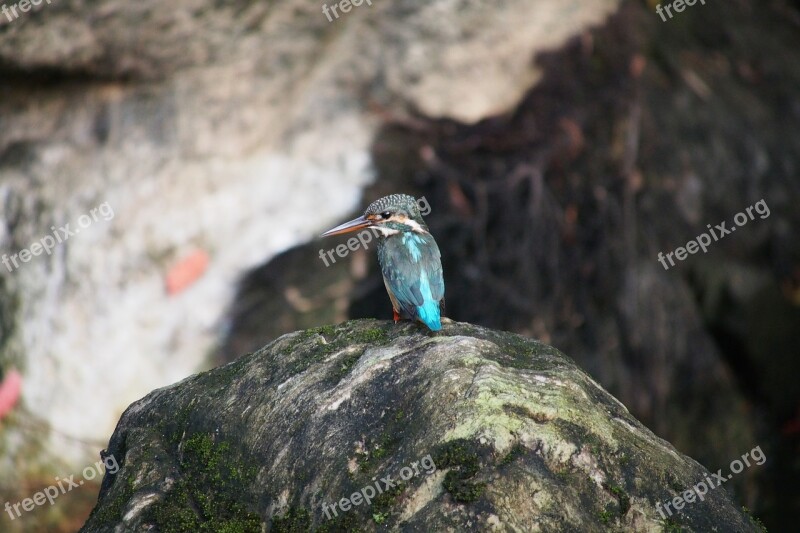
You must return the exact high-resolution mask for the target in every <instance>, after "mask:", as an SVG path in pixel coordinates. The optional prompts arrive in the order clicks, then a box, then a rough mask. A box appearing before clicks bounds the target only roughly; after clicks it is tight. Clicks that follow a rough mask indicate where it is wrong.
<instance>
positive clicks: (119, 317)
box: [0, 0, 800, 531]
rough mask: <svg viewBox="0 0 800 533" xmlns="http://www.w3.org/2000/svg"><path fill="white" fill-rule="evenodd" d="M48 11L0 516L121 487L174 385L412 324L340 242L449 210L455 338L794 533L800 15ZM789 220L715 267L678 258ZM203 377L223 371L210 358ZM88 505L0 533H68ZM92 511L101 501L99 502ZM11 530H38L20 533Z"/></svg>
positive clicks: (15, 196)
mask: <svg viewBox="0 0 800 533" xmlns="http://www.w3.org/2000/svg"><path fill="white" fill-rule="evenodd" d="M655 4H656V2H644V1H633V0H631V1H627V2H619V1H616V0H581V1H577V0H576V1H564V0H538V1H536V2H526V1H523V0H509V1H506V2H502V3H499V4H496V3H490V2H474V1H466V0H464V1H455V2H447V1H443V0H435V1H432V2H431V1H428V2H421V1H419V2H417V1H410V2H404V3H402V4H400V3H390V2H377V1H373V5H372V6H367V5H366V4H365V5H362V6H361V7H358V8H353V9H352V11H351V12H349V13H347V14H343V15H342V16H341V17H340V18H339V19H336V20H334V21H332V22H329V21H328V19H327V18H326V17H325V16H324V15H323V14H322V11H321V5H320V4H313V3H312V4H308V3H300V2H293V1H288V0H287V1H279V2H255V1H237V2H232V3H223V2H212V1H210V0H176V1H175V2H172V3H170V4H169V5H168V6H166V5H164V4H163V3H157V2H154V1H150V0H145V1H142V2H137V3H127V2H122V1H115V0H108V1H95V2H89V1H75V2H56V1H54V2H53V3H52V4H49V5H48V4H46V3H42V4H40V5H39V6H36V7H34V8H33V9H32V10H31V12H28V13H25V14H23V15H22V16H21V17H20V18H18V19H16V20H13V21H10V22H9V21H7V19H5V18H3V17H2V16H0V254H9V255H11V254H14V253H18V252H19V251H20V250H21V249H23V248H28V247H30V244H31V243H32V242H36V241H38V240H39V239H41V238H42V237H44V236H46V235H48V234H51V233H52V230H51V227H52V226H56V227H61V226H63V225H64V224H66V223H71V224H72V226H73V227H75V226H76V220H78V219H79V217H80V216H81V215H83V214H87V213H89V212H90V210H91V209H93V208H96V207H97V206H98V205H100V204H102V203H104V202H108V204H109V205H110V206H111V207H112V208H113V211H114V216H113V218H112V219H110V220H107V221H106V220H103V219H102V218H101V219H100V220H98V221H97V222H95V223H93V224H92V225H91V226H90V227H89V228H87V229H85V230H83V231H82V232H81V233H80V234H79V235H75V236H72V237H70V238H69V240H67V241H66V242H65V243H64V244H62V245H60V246H58V247H56V248H55V249H54V251H53V254H52V255H41V256H38V257H34V258H33V259H32V260H31V261H30V262H28V263H24V264H21V265H20V267H19V268H17V269H14V270H12V271H9V270H8V269H7V268H5V267H4V266H2V265H0V369H2V370H0V371H2V372H4V374H5V375H8V374H9V373H10V372H12V371H13V370H14V369H16V370H19V372H20V373H21V375H22V392H21V397H20V399H19V401H18V402H17V403H16V405H15V407H14V409H13V410H12V411H11V412H10V413H9V414H8V415H7V416H6V417H5V418H3V419H2V420H0V480H2V481H1V482H0V499H2V500H4V501H6V500H7V501H11V502H16V501H19V500H21V499H23V498H25V497H29V496H30V495H31V494H32V493H33V492H35V491H36V490H38V488H37V487H43V486H47V485H49V484H51V483H53V478H55V476H62V477H63V476H68V475H69V474H74V473H79V472H80V471H81V470H82V469H83V467H85V466H87V465H90V464H93V463H94V462H95V461H96V460H97V455H98V453H99V450H100V449H102V448H103V447H104V446H105V444H106V442H107V439H108V437H109V435H110V434H111V431H112V430H113V428H114V425H115V423H116V421H117V420H118V418H119V416H120V415H121V413H122V411H123V410H124V409H125V407H127V406H128V405H129V404H130V403H131V402H132V401H134V400H136V399H138V398H140V397H142V396H144V395H145V394H146V393H148V392H149V391H150V390H152V389H153V388H156V387H160V386H164V385H167V384H170V383H173V382H175V381H178V380H180V379H182V378H184V377H186V376H188V375H190V374H191V373H193V372H196V371H198V370H201V369H204V368H208V367H209V366H213V365H216V364H220V363H222V362H225V361H228V360H232V359H235V358H236V357H238V356H240V355H241V354H243V353H246V352H248V351H252V350H255V349H256V348H258V347H261V346H262V345H263V344H264V343H266V342H267V341H269V340H271V339H274V338H275V337H277V336H278V335H280V334H282V333H285V332H288V331H293V330H295V329H299V328H305V327H310V326H316V325H320V324H325V323H332V322H339V321H341V320H344V319H345V318H347V317H366V316H374V317H379V318H388V317H390V312H389V305H388V300H387V298H386V296H385V294H384V289H383V285H382V282H381V281H380V277H379V274H378V272H377V263H376V260H375V258H374V251H373V250H372V249H371V250H368V251H366V252H365V251H359V252H354V253H352V254H350V256H349V257H347V258H346V259H338V260H337V262H336V263H335V264H332V265H330V266H329V267H325V265H324V263H323V262H322V261H321V260H320V259H319V250H320V248H324V249H326V250H327V249H330V248H333V247H335V246H336V245H337V244H339V243H340V241H338V240H336V239H331V240H326V241H317V240H315V236H316V235H318V234H319V233H320V231H321V230H324V229H327V228H328V227H330V226H332V225H334V224H336V223H338V222H340V221H342V220H344V219H346V217H347V216H350V215H352V214H355V213H356V212H358V211H360V210H361V209H363V207H364V206H365V205H366V203H368V202H369V201H371V200H372V199H374V198H376V197H378V196H380V195H382V194H386V193H390V192H408V193H412V194H415V195H417V196H425V197H426V199H427V200H428V202H429V203H430V205H431V209H432V212H431V214H430V215H429V217H428V222H429V225H430V226H431V229H432V231H433V232H434V234H435V235H436V237H437V240H438V242H439V245H440V247H441V248H442V251H443V255H444V258H443V262H444V266H445V275H446V284H447V314H448V315H449V316H451V317H452V318H454V319H457V320H464V321H471V322H475V323H479V324H482V325H486V326H491V327H496V328H502V329H508V330H512V331H517V332H520V333H523V334H526V335H530V336H533V337H536V338H539V339H541V340H542V341H544V342H547V343H551V344H553V345H554V346H556V347H558V348H559V349H561V350H562V351H564V352H565V353H568V354H570V355H571V356H573V357H574V358H575V359H576V360H577V362H578V363H579V364H580V365H581V367H582V368H584V369H586V370H587V371H588V372H589V373H590V374H591V375H592V376H594V378H595V379H597V380H598V381H599V382H600V383H601V384H602V385H603V386H604V387H606V388H607V389H608V390H609V391H610V392H611V393H612V394H614V395H615V396H617V397H618V398H619V399H620V400H621V401H622V402H623V403H625V405H627V406H628V408H629V409H630V410H631V412H632V414H633V415H634V416H636V417H637V418H639V419H640V420H642V421H643V422H645V423H646V424H647V425H648V426H649V427H650V428H651V429H653V430H654V431H655V432H656V433H657V434H659V435H660V436H662V437H664V438H666V439H667V440H669V441H670V442H672V443H673V444H674V445H675V446H676V447H677V448H678V449H680V450H681V451H682V452H684V453H686V454H688V455H690V456H691V457H693V458H695V459H697V460H698V461H700V462H701V463H702V464H703V465H705V466H706V467H707V468H709V469H711V470H712V471H715V470H716V469H717V468H726V467H727V465H728V464H729V462H730V461H731V460H733V459H735V458H738V457H740V456H741V455H742V454H743V453H744V452H746V451H748V450H750V449H751V448H753V447H755V446H757V445H761V446H762V449H764V451H765V453H766V455H767V458H768V462H767V464H766V465H764V467H759V468H754V469H749V470H745V472H744V473H742V474H741V475H740V476H738V477H737V478H736V479H735V480H734V481H733V482H732V483H731V484H729V485H728V486H729V487H732V490H735V491H736V493H737V497H738V498H739V500H740V501H741V502H742V503H743V504H744V505H747V506H748V507H750V508H752V509H753V510H754V511H755V513H756V514H757V515H758V516H759V517H761V518H762V519H763V520H764V522H765V523H766V525H767V526H768V527H770V528H776V529H777V530H782V529H785V528H786V527H787V526H788V525H790V524H794V523H795V521H794V520H795V519H796V518H797V517H800V489H798V487H797V479H799V477H798V476H799V475H800V462H799V461H798V457H800V455H799V454H798V452H800V387H798V386H797V376H798V370H800V358H798V357H797V355H798V352H800V337H799V336H798V335H799V332H800V328H798V326H800V245H798V241H797V239H796V235H797V232H798V229H799V228H800V212H798V210H797V207H796V206H797V205H798V203H799V201H800V181H799V180H798V171H799V168H800V146H799V145H800V137H798V136H797V135H796V131H797V125H798V121H799V120H800V61H798V59H800V31H798V30H800V5H799V4H798V2H790V1H789V0H775V1H769V2H760V3H756V2H755V1H754V0H738V1H734V2H728V3H726V4H725V5H724V6H723V5H714V4H711V3H707V4H706V5H705V6H702V5H699V4H697V5H695V6H693V7H691V8H687V9H686V10H685V11H684V12H683V13H680V14H679V15H676V17H675V18H673V19H671V20H669V21H667V22H662V21H661V19H660V18H659V17H658V16H657V15H656V14H655ZM762 198H763V199H764V200H765V201H766V203H767V204H768V206H769V208H770V216H769V217H768V218H766V219H763V220H762V219H760V218H756V220H754V221H752V222H750V223H748V224H747V225H746V226H744V227H742V228H740V230H739V231H738V232H737V233H735V234H732V235H729V236H727V237H726V238H725V239H723V240H721V241H719V242H716V243H714V244H713V245H712V246H711V248H710V250H709V252H708V253H707V254H702V255H693V256H690V257H689V259H688V260H686V261H684V262H682V263H680V264H679V265H678V266H676V267H673V268H671V269H670V270H669V271H665V270H664V269H663V267H662V266H661V265H660V263H658V261H657V254H658V252H664V253H667V252H670V251H673V250H674V249H675V248H677V247H679V246H683V245H685V244H686V242H687V241H688V240H689V239H692V238H694V237H696V236H697V235H698V234H700V233H702V232H704V231H706V224H712V225H714V224H718V223H719V222H721V221H723V220H726V221H728V224H729V225H730V224H731V222H730V221H731V220H732V218H733V216H734V215H735V214H736V213H738V212H740V211H742V210H744V209H745V208H746V207H748V206H751V205H753V204H754V203H755V202H757V201H758V200H760V199H762ZM198 354H206V356H205V357H199V356H198ZM92 490H93V489H91V488H88V487H87V488H85V489H81V490H80V491H74V493H70V494H68V495H65V496H64V497H63V499H61V500H59V501H58V503H57V504H56V505H54V506H53V507H52V508H50V507H49V506H47V507H45V508H40V509H36V510H35V511H33V512H31V513H27V514H26V516H25V517H24V519H19V520H16V521H14V522H10V521H9V520H8V518H7V516H5V515H4V516H2V517H0V520H2V521H0V524H2V527H0V529H2V530H6V529H9V530H12V531H13V530H23V529H25V528H31V529H30V530H36V528H37V527H39V528H40V529H41V528H42V527H44V528H49V530H63V531H71V530H74V529H75V527H76V524H77V525H80V524H81V523H82V521H83V518H84V517H85V515H86V514H88V509H89V507H90V505H91V503H92V497H93V496H91V491H92ZM86 501H88V502H89V504H88V505H87V504H86ZM14 528H17V529H14Z"/></svg>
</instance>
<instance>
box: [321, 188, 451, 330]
mask: <svg viewBox="0 0 800 533" xmlns="http://www.w3.org/2000/svg"><path fill="white" fill-rule="evenodd" d="M365 228H371V229H373V230H375V231H377V233H378V235H377V237H378V246H377V248H378V263H380V267H381V274H382V275H383V284H384V285H385V286H386V292H388V293H389V299H390V300H391V301H392V311H393V313H394V322H395V323H397V322H398V321H400V319H407V320H416V321H419V322H421V323H423V324H425V326H427V327H428V329H430V330H431V331H439V330H440V329H442V321H441V317H442V313H443V311H444V278H443V273H442V259H441V257H442V255H441V253H440V252H439V246H438V245H437V244H436V240H435V239H434V238H433V235H431V232H430V230H429V229H428V226H427V224H425V220H424V219H423V218H422V213H421V212H420V208H419V204H418V203H417V200H416V199H415V198H414V197H413V196H410V195H408V194H391V195H389V196H384V197H383V198H380V199H378V200H375V201H374V202H372V203H371V204H369V206H368V207H367V209H366V211H364V214H363V215H362V216H360V217H358V218H356V219H353V220H351V221H349V222H345V223H344V224H341V225H339V226H336V227H335V228H333V229H330V230H328V231H326V232H325V233H323V234H322V236H323V237H328V236H330V235H340V234H342V233H350V232H353V231H359V230H362V229H365Z"/></svg>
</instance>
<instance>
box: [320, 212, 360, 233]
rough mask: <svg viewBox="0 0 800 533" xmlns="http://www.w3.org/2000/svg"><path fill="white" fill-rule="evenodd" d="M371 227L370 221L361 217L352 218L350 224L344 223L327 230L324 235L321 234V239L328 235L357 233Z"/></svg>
mask: <svg viewBox="0 0 800 533" xmlns="http://www.w3.org/2000/svg"><path fill="white" fill-rule="evenodd" d="M371 225H372V221H371V220H367V219H366V218H364V217H363V216H361V217H358V218H354V219H353V220H351V221H350V222H345V223H344V224H340V225H338V226H336V227H335V228H333V229H329V230H328V231H326V232H325V233H323V234H322V236H323V237H328V236H330V235H339V234H342V233H350V232H352V231H358V230H360V229H363V228H367V227H369V226H371Z"/></svg>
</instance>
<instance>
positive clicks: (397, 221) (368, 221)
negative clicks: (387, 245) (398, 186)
mask: <svg viewBox="0 0 800 533" xmlns="http://www.w3.org/2000/svg"><path fill="white" fill-rule="evenodd" d="M364 228H375V229H376V230H378V231H379V232H380V233H381V236H383V237H389V236H391V235H397V234H398V233H402V232H408V231H414V232H417V233H428V226H427V225H425V221H424V220H423V219H422V213H420V210H419V205H418V204H417V200H416V199H415V198H414V197H413V196H409V195H407V194H391V195H389V196H384V197H383V198H381V199H379V200H375V201H374V202H372V203H371V204H369V207H367V210H366V211H364V214H363V215H362V216H360V217H358V218H356V219H353V220H351V221H350V222H345V223H344V224H341V225H339V226H336V227H335V228H333V229H330V230H328V231H326V232H325V233H323V234H322V236H323V237H327V236H329V235H339V234H341V233H350V232H351V231H358V230H361V229H364Z"/></svg>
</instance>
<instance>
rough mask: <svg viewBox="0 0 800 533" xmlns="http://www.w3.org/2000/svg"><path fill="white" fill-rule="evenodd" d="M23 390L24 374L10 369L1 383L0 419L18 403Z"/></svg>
mask: <svg viewBox="0 0 800 533" xmlns="http://www.w3.org/2000/svg"><path fill="white" fill-rule="evenodd" d="M21 391H22V376H21V375H20V374H19V372H17V371H16V370H11V371H9V372H8V374H6V377H5V379H4V380H3V382H2V383H0V420H2V419H3V418H4V417H5V416H6V415H7V414H8V413H9V412H10V411H11V410H12V409H13V408H14V406H15V405H16V404H17V400H19V396H20V392H21Z"/></svg>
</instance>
